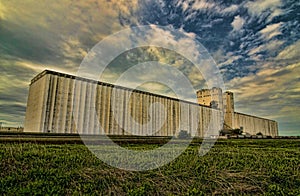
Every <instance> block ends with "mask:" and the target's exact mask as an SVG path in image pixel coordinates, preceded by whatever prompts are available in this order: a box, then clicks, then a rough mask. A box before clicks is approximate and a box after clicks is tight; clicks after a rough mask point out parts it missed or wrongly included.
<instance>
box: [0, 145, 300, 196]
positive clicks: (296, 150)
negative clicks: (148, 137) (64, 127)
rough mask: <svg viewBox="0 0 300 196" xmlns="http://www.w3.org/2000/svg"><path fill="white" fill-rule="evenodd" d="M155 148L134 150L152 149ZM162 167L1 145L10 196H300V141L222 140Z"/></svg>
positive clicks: (72, 149)
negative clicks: (126, 166)
mask: <svg viewBox="0 0 300 196" xmlns="http://www.w3.org/2000/svg"><path fill="white" fill-rule="evenodd" d="M153 146H154V145H130V146H127V147H128V148H134V149H150V148H153ZM198 147H199V146H197V145H192V146H190V147H189V148H188V149H187V150H186V151H185V152H184V153H183V154H182V155H181V156H179V157H178V158H177V159H175V160H174V161H172V162H171V163H169V164H168V165H165V166H163V167H161V168H158V169H156V170H151V171H144V172H133V171H124V170H120V169H116V168H113V167H111V166H108V165H106V164H105V163H103V162H102V161H100V160H98V159H97V158H96V157H95V156H94V155H93V154H92V153H91V152H90V151H89V150H88V149H87V147H85V146H84V145H79V144H64V145H51V144H49V145H45V144H31V143H23V144H18V143H15V144H13V143H8V144H0V161H1V162H0V170H1V173H0V193H2V194H4V195H16V194H19V195H21V194H22V195H24V194H25V195H27V194H28V195H45V194H50V195H53V194H54V195H74V194H75V195H78V194H79V195H83V194H89V195H90V194H91V195H101V194H102V195H108V194H113V195H212V194H217V195H240V194H246V195H250V194H251V195H300V189H299V187H300V159H299V157H300V140H220V141H218V142H217V143H216V145H215V146H214V148H213V149H211V151H210V152H209V153H208V154H207V155H205V156H204V157H199V156H198Z"/></svg>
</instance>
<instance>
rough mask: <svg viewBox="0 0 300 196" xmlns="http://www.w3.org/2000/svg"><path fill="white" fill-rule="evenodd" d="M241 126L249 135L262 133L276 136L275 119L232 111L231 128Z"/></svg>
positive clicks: (276, 126)
mask: <svg viewBox="0 0 300 196" xmlns="http://www.w3.org/2000/svg"><path fill="white" fill-rule="evenodd" d="M240 127H243V132H246V133H249V134H251V135H256V134H257V133H259V132H260V133H262V134H263V135H268V136H272V137H274V136H278V125H277V122H276V121H272V120H269V119H264V118H259V117H255V116H251V115H247V114H242V113H237V112H234V120H233V128H240Z"/></svg>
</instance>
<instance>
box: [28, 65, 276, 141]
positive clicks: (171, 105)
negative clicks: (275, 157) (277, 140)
mask: <svg viewBox="0 0 300 196" xmlns="http://www.w3.org/2000/svg"><path fill="white" fill-rule="evenodd" d="M197 98H198V103H193V102H189V101H185V100H179V99H176V98H171V97H167V96H162V95H158V94H153V93H150V92H144V91H140V90H136V89H130V88H126V87H122V86H116V85H112V84H108V83H104V82H100V81H95V80H90V79H86V78H81V77H77V76H73V75H69V74H65V73H59V72H55V71H50V70H45V71H43V72H42V73H40V74H38V75H37V76H36V77H34V78H33V79H32V80H31V84H30V89H29V95H28V101H27V110H26V116H25V126H24V131H25V132H50V133H80V134H97V135H98V134H106V135H141V136H148V135H149V136H150V135H152V136H176V135H178V131H180V130H183V131H187V132H188V133H189V134H191V135H192V136H196V137H203V136H204V133H205V132H206V131H207V130H209V129H212V130H221V129H235V128H241V127H242V128H243V131H244V132H247V133H249V134H253V135H254V134H256V133H259V132H260V133H262V134H263V135H269V136H277V135H278V125H277V122H276V121H273V120H269V119H264V118H260V117H255V116H251V115H247V114H241V113H237V112H235V111H234V103H233V94H232V93H231V92H225V93H222V91H221V89H218V88H213V89H209V90H207V89H206V90H205V89H204V90H200V91H198V92H197ZM220 98H221V99H220ZM220 100H222V101H220ZM221 102H224V104H223V103H221ZM225 108H226V110H224V109H225ZM223 110H224V111H225V112H224V115H223V113H222V112H221V111H223ZM223 118H224V122H225V123H224V124H222V123H220V122H221V121H222V119H223ZM99 126H100V128H99Z"/></svg>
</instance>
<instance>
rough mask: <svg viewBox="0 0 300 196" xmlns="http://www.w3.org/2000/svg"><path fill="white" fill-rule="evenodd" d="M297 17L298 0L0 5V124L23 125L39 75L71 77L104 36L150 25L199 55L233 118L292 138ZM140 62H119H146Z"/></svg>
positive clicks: (298, 105) (299, 118) (164, 55)
mask: <svg viewBox="0 0 300 196" xmlns="http://www.w3.org/2000/svg"><path fill="white" fill-rule="evenodd" d="M299 13H300V2H299V1H298V0H286V1H281V0H257V1H246V0H231V1H230V0H229V1H221V0H218V1H213V0H194V1H190V0H187V1H185V0H168V1H167V0H143V1H139V0H132V1H129V0H126V1H125V0H109V1H104V0H60V1H58V0H52V1H45V0H42V1H36V0H24V1H20V0H10V1H6V0H1V1H0V70H1V74H2V75H1V77H0V122H2V123H3V125H4V126H22V125H23V123H24V116H25V112H26V102H27V96H28V90H29V84H30V80H31V79H32V78H33V77H34V76H35V75H37V74H38V73H39V72H41V71H43V70H44V69H52V70H57V71H62V72H66V73H70V74H75V73H76V72H77V70H78V68H79V65H80V63H81V62H82V60H83V59H84V57H85V56H86V55H87V54H88V52H89V51H90V50H91V48H93V47H94V46H95V45H96V44H97V43H98V42H100V41H101V40H103V39H105V38H106V37H107V36H109V35H112V34H114V33H117V32H119V31H121V30H123V29H126V28H129V27H134V26H139V25H158V26H167V27H169V28H172V29H177V30H179V31H180V32H183V33H184V34H186V35H189V36H191V37H193V39H194V40H196V41H197V42H200V43H201V44H202V45H203V46H204V47H205V48H206V49H207V51H208V52H209V53H210V55H211V56H212V57H213V59H214V61H215V63H216V65H217V67H218V69H219V70H220V72H221V74H222V77H223V81H224V84H225V86H226V89H227V90H229V91H232V92H233V93H234V98H235V109H236V111H238V112H242V113H247V114H252V115H257V116H261V117H265V118H270V119H274V120H276V121H277V122H278V123H279V134H280V135H300V130H299V127H300V14H299ZM154 38H155V39H158V41H164V40H162V39H163V38H160V36H159V35H156V37H153V39H154ZM159 39H161V40H159ZM143 50H144V51H146V53H147V55H148V56H151V58H150V59H152V60H157V59H162V61H163V62H164V60H165V62H172V63H173V64H180V63H181V64H184V63H185V62H184V59H182V58H180V57H178V55H176V54H173V53H172V52H164V51H161V50H159V49H156V48H154V49H151V48H146V49H142V51H143ZM139 52H140V51H139ZM136 53H138V52H136ZM133 54H134V53H133ZM147 55H144V56H143V58H144V59H139V60H136V59H135V60H131V59H130V58H127V61H126V62H127V63H129V64H130V63H132V64H134V63H136V62H139V61H140V60H141V61H145V60H147V59H148V60H149V58H146V57H145V56H147ZM125 57H131V58H132V55H131V56H130V52H129V53H127V54H124V55H123V59H122V57H120V58H119V60H116V61H115V62H112V64H115V69H111V70H108V71H107V74H106V76H105V77H104V78H103V80H105V81H107V82H111V81H112V78H114V77H116V75H118V74H116V73H117V71H116V70H118V69H116V66H119V68H120V69H124V66H125V65H123V64H122V62H124V58H125ZM166 59H167V60H166ZM174 59H175V60H174ZM122 66H123V67H122ZM180 66H181V65H180ZM112 67H114V66H112ZM120 69H119V70H120ZM186 73H189V78H190V79H191V80H193V79H194V80H195V83H197V82H198V83H199V82H201V81H202V80H201V74H199V75H198V74H195V72H193V71H192V70H186ZM161 74H163V73H161ZM198 77H199V78H200V79H199V78H198ZM124 85H125V84H124ZM200 86H201V85H200ZM148 87H149V89H150V90H151V88H153V89H152V90H153V91H155V92H159V91H160V90H162V89H163V88H164V87H159V86H155V85H149V84H148ZM144 88H147V84H145V85H144ZM155 88H157V89H155Z"/></svg>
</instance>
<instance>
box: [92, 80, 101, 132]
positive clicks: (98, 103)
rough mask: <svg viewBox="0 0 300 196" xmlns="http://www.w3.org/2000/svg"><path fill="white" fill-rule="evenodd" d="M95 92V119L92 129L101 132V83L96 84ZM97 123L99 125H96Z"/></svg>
mask: <svg viewBox="0 0 300 196" xmlns="http://www.w3.org/2000/svg"><path fill="white" fill-rule="evenodd" d="M96 89H97V93H96V100H95V102H96V103H95V107H96V119H94V121H95V123H94V130H95V133H96V134H103V133H102V131H101V129H102V125H101V118H102V112H101V111H102V107H101V104H102V102H103V100H102V85H101V84H98V85H97V87H96ZM97 124H98V125H99V127H97Z"/></svg>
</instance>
